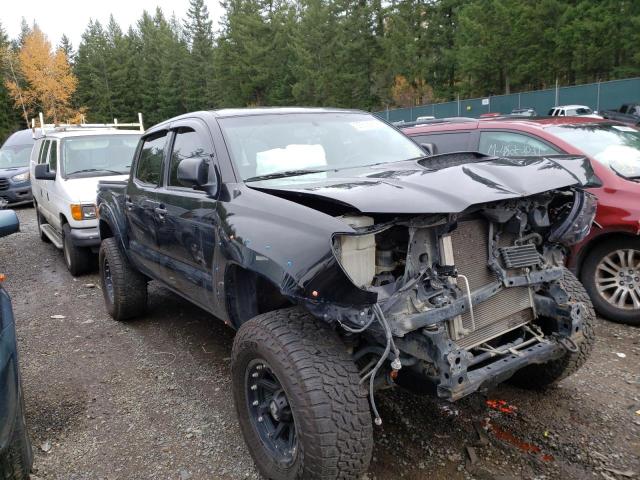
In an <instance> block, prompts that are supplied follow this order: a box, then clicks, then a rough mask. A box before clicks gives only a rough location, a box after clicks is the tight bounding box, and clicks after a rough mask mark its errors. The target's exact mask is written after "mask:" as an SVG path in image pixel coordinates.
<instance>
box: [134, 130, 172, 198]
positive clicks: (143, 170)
mask: <svg viewBox="0 0 640 480" xmlns="http://www.w3.org/2000/svg"><path fill="white" fill-rule="evenodd" d="M166 142H167V132H161V133H159V134H156V135H153V136H150V137H147V138H145V139H144V142H143V144H142V148H141V149H140V157H139V158H138V165H137V168H136V176H135V178H136V179H138V180H139V181H141V182H142V183H146V184H148V185H153V186H158V185H160V178H161V176H162V160H163V158H164V147H165V144H166Z"/></svg>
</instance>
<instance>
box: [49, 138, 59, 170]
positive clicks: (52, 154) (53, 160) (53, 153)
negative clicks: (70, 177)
mask: <svg viewBox="0 0 640 480" xmlns="http://www.w3.org/2000/svg"><path fill="white" fill-rule="evenodd" d="M57 169H58V142H56V141H54V140H51V148H50V149H49V171H51V172H55V171H57Z"/></svg>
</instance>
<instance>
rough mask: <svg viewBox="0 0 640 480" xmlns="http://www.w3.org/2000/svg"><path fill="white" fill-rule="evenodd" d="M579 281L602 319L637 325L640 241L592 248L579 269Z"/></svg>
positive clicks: (612, 242) (618, 241)
mask: <svg viewBox="0 0 640 480" xmlns="http://www.w3.org/2000/svg"><path fill="white" fill-rule="evenodd" d="M580 277H581V279H582V283H584V287H585V288H586V289H587V292H589V296H590V297H591V299H592V300H593V305H594V307H595V308H596V310H597V311H598V313H600V315H602V316H603V317H606V318H608V319H609V320H613V321H614V322H619V323H628V324H629V325H640V241H638V239H637V238H616V239H614V240H610V241H606V242H603V243H601V244H600V245H598V246H596V247H595V248H594V249H593V250H592V251H591V252H589V254H588V256H587V258H586V259H585V261H584V264H583V265H582V269H581V274H580Z"/></svg>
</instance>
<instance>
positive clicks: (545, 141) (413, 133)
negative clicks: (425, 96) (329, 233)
mask: <svg viewBox="0 0 640 480" xmlns="http://www.w3.org/2000/svg"><path fill="white" fill-rule="evenodd" d="M403 131H404V133H405V134H407V135H409V136H410V137H412V138H413V139H414V140H415V141H416V142H417V143H420V144H422V145H423V147H424V148H425V149H426V150H428V151H429V152H430V153H432V154H440V153H450V152H455V151H479V152H481V153H485V154H489V155H496V156H501V157H523V156H525V157H526V156H539V155H543V156H544V155H554V154H578V155H586V156H588V157H589V159H590V160H591V163H592V165H593V168H594V170H595V172H596V174H597V175H598V177H599V178H600V179H601V180H602V183H603V185H602V186H601V187H599V188H595V189H593V190H592V193H594V194H595V195H596V196H597V197H598V212H597V216H596V221H595V226H594V228H592V230H591V233H590V235H589V236H588V237H587V238H586V239H585V240H584V241H582V242H580V243H579V244H577V245H575V246H574V247H573V248H572V250H571V252H569V267H570V268H571V269H572V270H574V271H575V272H576V273H577V275H578V276H579V278H580V279H581V280H582V283H583V284H584V286H585V288H586V289H587V291H588V292H589V294H590V296H591V299H592V300H593V304H594V306H595V307H596V309H597V310H598V312H599V313H600V314H601V315H603V316H604V317H606V318H609V319H611V320H613V321H616V322H624V323H629V324H633V325H640V130H638V129H636V128H633V127H630V126H627V125H623V124H620V123H617V122H613V121H610V120H597V119H593V118H584V117H562V118H558V117H555V118H540V119H530V118H528V119H515V118H496V119H487V120H475V119H468V118H456V119H450V120H447V119H443V120H441V121H432V122H430V123H427V124H421V125H414V126H408V127H404V128H403Z"/></svg>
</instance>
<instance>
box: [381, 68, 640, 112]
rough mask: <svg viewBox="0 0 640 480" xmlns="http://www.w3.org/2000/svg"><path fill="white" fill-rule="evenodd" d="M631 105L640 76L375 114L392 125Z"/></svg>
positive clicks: (638, 98)
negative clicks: (556, 108)
mask: <svg viewBox="0 0 640 480" xmlns="http://www.w3.org/2000/svg"><path fill="white" fill-rule="evenodd" d="M629 102H640V77H636V78H627V79H624V80H612V81H609V82H598V83H588V84H585V85H576V86H573V87H560V88H558V89H555V88H550V89H547V90H536V91H531V92H522V93H512V94H510V95H494V96H490V97H485V98H471V99H467V100H459V101H454V102H446V103H433V104H430V105H420V106H417V107H410V108H396V109H393V110H385V111H382V112H375V114H376V115H377V116H379V117H380V118H384V119H386V120H388V121H389V122H399V121H405V122H412V121H415V120H416V119H417V118H418V117H421V116H434V117H436V118H444V117H459V116H462V117H479V116H480V115H482V114H483V113H511V111H512V110H513V109H514V108H533V109H535V110H536V112H538V115H546V114H547V112H548V111H549V109H551V108H552V107H554V106H555V105H571V104H577V105H588V106H589V107H591V108H592V109H593V110H607V109H612V108H618V107H619V106H620V105H621V104H623V103H629Z"/></svg>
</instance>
